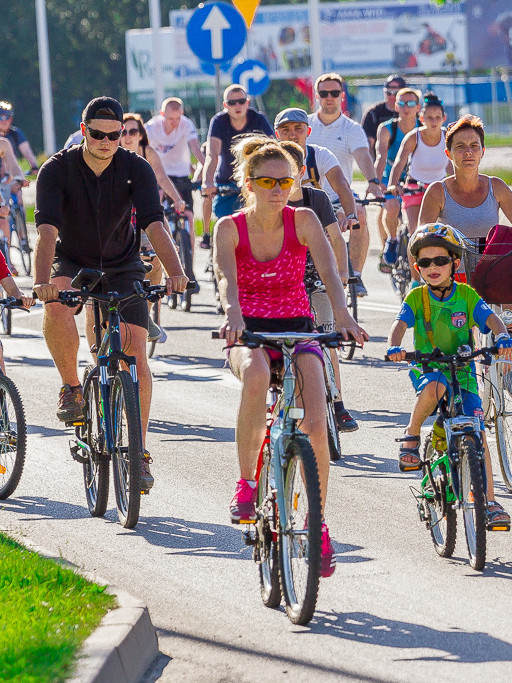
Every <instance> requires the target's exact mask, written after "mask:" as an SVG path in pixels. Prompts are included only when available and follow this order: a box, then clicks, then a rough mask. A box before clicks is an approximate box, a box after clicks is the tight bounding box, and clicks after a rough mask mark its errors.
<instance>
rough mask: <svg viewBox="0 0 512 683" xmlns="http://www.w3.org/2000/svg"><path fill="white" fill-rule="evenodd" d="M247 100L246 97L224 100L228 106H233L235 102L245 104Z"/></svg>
mask: <svg viewBox="0 0 512 683" xmlns="http://www.w3.org/2000/svg"><path fill="white" fill-rule="evenodd" d="M246 102H247V97H239V98H238V99H237V100H226V104H227V105H228V106H230V107H234V106H235V104H245V103H246Z"/></svg>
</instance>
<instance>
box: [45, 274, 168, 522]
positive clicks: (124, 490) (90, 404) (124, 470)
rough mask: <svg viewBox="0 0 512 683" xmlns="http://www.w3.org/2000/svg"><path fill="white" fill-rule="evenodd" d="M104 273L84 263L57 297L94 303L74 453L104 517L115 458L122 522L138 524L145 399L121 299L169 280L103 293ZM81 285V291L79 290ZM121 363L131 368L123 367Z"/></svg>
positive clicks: (91, 502) (90, 500) (90, 499)
mask: <svg viewBox="0 0 512 683" xmlns="http://www.w3.org/2000/svg"><path fill="white" fill-rule="evenodd" d="M102 277H103V273H102V272H101V271H99V270H94V269H91V268H82V269H81V270H80V272H79V273H78V275H77V276H76V277H75V278H74V279H73V280H72V282H71V286H72V287H75V288H76V289H75V290H62V291H61V292H60V293H59V297H58V299H55V300H54V301H57V302H59V303H61V304H63V305H66V306H69V307H71V308H74V307H75V306H78V305H79V304H85V303H86V302H87V301H88V300H91V301H92V303H93V312H94V332H95V337H96V339H95V344H94V346H93V347H92V349H91V350H92V352H93V353H95V354H96V363H95V364H94V365H92V364H91V365H88V366H87V367H86V368H85V371H84V378H83V382H82V386H83V396H84V401H85V406H84V410H83V419H81V420H76V421H75V422H71V423H66V425H67V426H73V427H75V439H74V440H73V441H71V442H70V450H71V455H72V457H73V459H74V460H76V461H77V462H79V463H81V464H82V465H83V475H84V485H85V495H86V499H87V505H88V508H89V512H90V513H91V515H92V516H93V517H102V516H103V515H104V514H105V511H106V509H107V502H108V489H109V463H110V461H111V460H112V469H113V479H114V490H115V496H116V504H117V513H118V518H119V521H120V523H121V524H122V526H123V527H125V528H127V529H132V528H133V527H134V526H135V525H136V524H137V522H138V519H139V511H140V497H141V493H148V491H141V483H140V462H141V458H142V456H143V454H144V449H143V442H142V425H141V416H140V402H139V382H138V379H137V366H136V360H135V357H134V356H127V355H126V354H125V353H124V352H123V349H122V345H121V331H120V327H121V322H122V319H121V315H120V313H119V307H120V304H121V302H123V301H129V300H130V299H134V298H137V297H139V298H144V299H148V300H149V301H155V300H156V299H157V298H159V297H162V296H164V295H165V292H166V289H165V287H163V286H159V285H155V286H150V285H147V284H146V283H144V284H141V283H140V282H138V281H135V282H134V286H133V289H132V291H131V292H125V293H122V294H120V293H118V292H108V293H107V294H100V293H95V292H92V291H91V290H92V289H94V287H96V285H98V284H99V282H100V281H101V279H102ZM76 290H78V291H76ZM100 304H106V307H107V309H108V326H107V329H106V330H105V332H104V333H103V336H102V332H101V330H102V329H103V328H102V325H101V312H100ZM121 364H124V365H125V366H127V367H128V370H124V369H121Z"/></svg>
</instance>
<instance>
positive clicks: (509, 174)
mask: <svg viewBox="0 0 512 683" xmlns="http://www.w3.org/2000/svg"><path fill="white" fill-rule="evenodd" d="M485 174H486V175H495V176H497V177H498V178H501V179H502V180H504V181H505V182H506V183H507V185H512V170H509V169H508V168H486V169H485Z"/></svg>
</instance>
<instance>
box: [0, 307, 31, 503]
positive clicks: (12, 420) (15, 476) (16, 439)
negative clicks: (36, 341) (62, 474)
mask: <svg viewBox="0 0 512 683" xmlns="http://www.w3.org/2000/svg"><path fill="white" fill-rule="evenodd" d="M0 306H2V307H3V308H9V309H11V308H20V306H21V301H20V300H19V299H14V298H13V297H8V298H7V299H0ZM26 448H27V423H26V420H25V412H24V410H23V403H22V401H21V396H20V393H19V391H18V389H17V387H16V385H15V384H14V382H13V381H12V379H11V378H10V377H7V376H6V375H4V373H3V372H2V371H1V370H0V500H4V499H5V498H8V497H9V496H10V495H12V494H13V493H14V491H15V490H16V487H17V486H18V484H19V482H20V479H21V474H22V472H23V466H24V465H25V452H26Z"/></svg>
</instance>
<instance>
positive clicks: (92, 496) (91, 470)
mask: <svg viewBox="0 0 512 683" xmlns="http://www.w3.org/2000/svg"><path fill="white" fill-rule="evenodd" d="M82 386H83V388H84V401H85V407H84V423H83V425H80V426H78V427H77V428H76V435H77V437H78V439H80V440H81V441H83V442H84V443H85V444H86V445H87V447H88V450H86V449H83V455H84V456H86V457H87V462H84V464H83V469H84V486H85V497H86V500H87V507H88V508H89V512H90V513H91V515H92V516H93V517H103V515H104V514H105V511H106V509H107V504H108V486H109V461H108V460H107V459H106V458H105V457H104V442H105V439H104V432H103V425H102V420H101V415H100V410H101V403H100V395H99V391H100V389H99V385H98V370H97V368H96V366H94V365H89V366H87V367H86V369H85V372H84V381H83V384H82Z"/></svg>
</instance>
